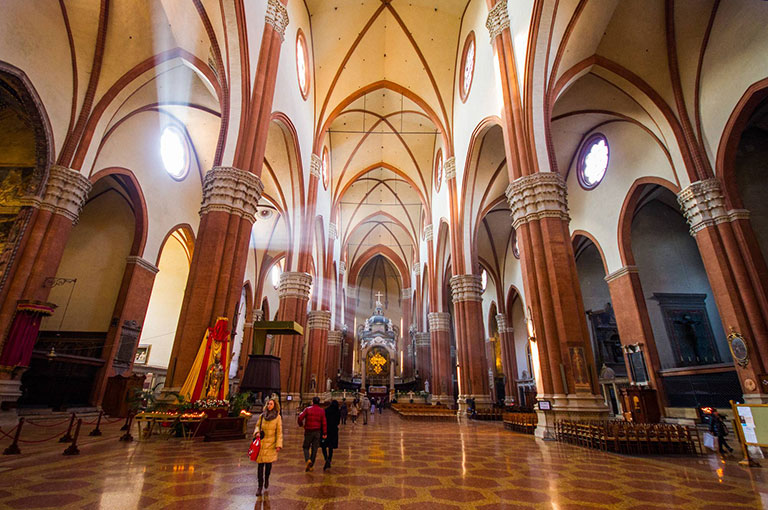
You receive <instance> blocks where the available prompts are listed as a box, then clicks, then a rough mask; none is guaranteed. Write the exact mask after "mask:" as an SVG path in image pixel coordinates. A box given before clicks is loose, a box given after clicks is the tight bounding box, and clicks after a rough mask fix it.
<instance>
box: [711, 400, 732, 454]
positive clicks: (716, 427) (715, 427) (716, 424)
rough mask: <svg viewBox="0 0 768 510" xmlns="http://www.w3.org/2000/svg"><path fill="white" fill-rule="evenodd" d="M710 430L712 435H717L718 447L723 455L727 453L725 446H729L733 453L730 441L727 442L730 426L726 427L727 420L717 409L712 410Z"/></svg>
mask: <svg viewBox="0 0 768 510" xmlns="http://www.w3.org/2000/svg"><path fill="white" fill-rule="evenodd" d="M709 431H710V432H711V433H712V435H714V436H715V437H717V443H718V445H719V447H718V449H719V450H720V453H721V454H722V455H725V450H723V446H725V447H726V448H728V451H729V452H731V453H733V448H731V447H730V446H729V445H728V443H726V442H725V436H727V435H728V427H726V425H725V421H724V420H723V417H722V416H721V415H720V413H719V412H717V409H715V410H714V411H712V416H711V417H710V418H709Z"/></svg>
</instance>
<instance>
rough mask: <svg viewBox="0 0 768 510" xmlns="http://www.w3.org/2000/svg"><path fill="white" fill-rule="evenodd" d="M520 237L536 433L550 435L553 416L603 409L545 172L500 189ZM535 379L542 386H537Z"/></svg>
mask: <svg viewBox="0 0 768 510" xmlns="http://www.w3.org/2000/svg"><path fill="white" fill-rule="evenodd" d="M506 194H507V198H508V199H509V206H510V209H511V211H512V218H513V227H514V229H515V231H516V232H517V239H518V242H519V243H520V262H521V266H522V274H523V284H524V288H525V296H526V298H527V305H528V309H529V313H530V316H531V318H532V320H533V324H534V330H535V340H534V341H535V343H536V345H535V346H532V348H534V349H535V350H536V351H538V360H539V377H538V378H537V389H538V392H539V395H538V398H539V399H546V400H549V401H550V402H551V404H552V406H551V407H552V409H551V411H541V410H539V411H538V414H539V426H538V427H537V429H536V435H537V436H538V437H552V434H553V431H554V420H555V419H558V418H574V419H580V420H585V419H586V420H588V419H603V418H605V417H607V416H608V408H607V407H606V405H605V402H604V401H603V399H602V397H601V396H600V395H599V391H598V389H597V371H596V367H595V366H594V359H595V358H594V355H593V353H592V346H591V342H590V340H589V332H588V329H587V322H586V315H585V313H584V305H583V303H582V299H581V289H580V287H579V280H578V275H577V272H576V262H575V258H574V255H573V246H572V244H571V241H570V232H569V230H568V222H569V216H568V206H567V201H566V185H565V182H564V181H563V178H562V177H561V176H560V175H559V174H557V173H552V172H541V173H535V174H531V175H527V176H524V177H520V178H519V179H515V180H514V181H512V183H510V185H509V187H508V188H507V192H506ZM539 380H540V382H541V387H538V386H539Z"/></svg>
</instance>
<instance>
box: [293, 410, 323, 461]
mask: <svg viewBox="0 0 768 510" xmlns="http://www.w3.org/2000/svg"><path fill="white" fill-rule="evenodd" d="M298 421H299V427H304V444H303V445H302V449H303V450H304V462H305V463H306V466H305V468H304V471H312V466H314V465H315V457H317V449H318V448H319V447H320V439H321V438H322V439H325V437H326V434H327V433H328V432H327V426H328V425H327V422H326V421H325V411H323V408H322V407H320V397H313V398H312V405H311V406H309V407H307V408H306V409H304V410H303V411H302V412H301V414H300V415H299V420H298ZM310 450H311V451H310Z"/></svg>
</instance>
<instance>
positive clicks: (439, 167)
mask: <svg viewBox="0 0 768 510" xmlns="http://www.w3.org/2000/svg"><path fill="white" fill-rule="evenodd" d="M442 183H443V151H442V150H440V149H438V150H437V156H436V157H435V191H440V185H441V184H442Z"/></svg>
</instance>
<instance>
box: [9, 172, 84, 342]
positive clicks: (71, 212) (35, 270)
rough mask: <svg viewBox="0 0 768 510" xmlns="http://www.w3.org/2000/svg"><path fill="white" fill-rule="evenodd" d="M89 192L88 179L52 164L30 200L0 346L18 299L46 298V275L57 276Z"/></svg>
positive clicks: (11, 280)
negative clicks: (40, 191) (40, 189)
mask: <svg viewBox="0 0 768 510" xmlns="http://www.w3.org/2000/svg"><path fill="white" fill-rule="evenodd" d="M90 191H91V182H90V181H89V180H88V178H86V177H85V176H83V175H81V174H80V173H79V172H77V171H75V170H71V169H69V168H66V167H63V166H60V165H52V166H51V168H50V170H49V173H48V182H47V183H46V187H45V191H44V192H43V194H42V196H41V197H33V198H31V199H29V201H30V207H31V208H32V209H33V210H32V213H31V214H32V217H31V219H30V222H29V228H28V230H27V232H26V233H25V234H24V235H23V237H22V239H21V241H20V243H19V247H18V252H17V255H16V257H15V258H14V263H13V266H12V267H9V268H6V271H9V273H10V275H9V277H8V279H7V280H6V282H5V286H4V288H3V294H2V305H0V332H2V334H1V335H0V349H2V348H3V346H4V344H5V340H6V338H7V337H8V332H9V329H10V328H11V323H12V321H13V319H14V314H15V313H16V305H17V303H18V302H19V301H20V300H33V301H46V300H47V299H48V295H49V294H50V291H51V287H50V286H46V285H44V283H45V280H46V278H51V277H55V276H56V271H57V270H58V268H59V264H60V263H61V257H62V255H63V254H64V249H65V247H66V245H67V240H68V239H69V235H70V233H71V232H72V227H73V226H74V225H75V224H76V223H77V221H78V218H79V217H80V211H81V210H82V208H83V205H84V204H85V200H86V199H87V198H88V193H90Z"/></svg>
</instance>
